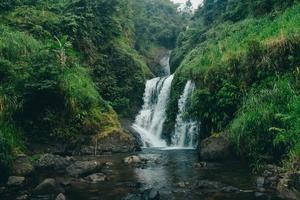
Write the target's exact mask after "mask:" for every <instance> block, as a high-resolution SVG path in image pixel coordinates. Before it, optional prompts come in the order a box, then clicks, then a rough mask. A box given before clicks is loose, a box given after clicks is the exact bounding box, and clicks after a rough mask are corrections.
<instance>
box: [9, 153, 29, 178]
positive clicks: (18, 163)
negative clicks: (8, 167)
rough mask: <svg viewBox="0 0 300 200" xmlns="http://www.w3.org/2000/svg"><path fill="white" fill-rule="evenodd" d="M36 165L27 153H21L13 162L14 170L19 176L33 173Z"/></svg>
mask: <svg viewBox="0 0 300 200" xmlns="http://www.w3.org/2000/svg"><path fill="white" fill-rule="evenodd" d="M33 170H34V167H33V165H32V163H31V161H30V158H29V157H28V156H26V155H20V156H18V157H17V158H16V160H15V161H14V162H13V167H12V171H13V174H14V175H17V176H27V175H29V174H31V173H32V172H33Z"/></svg>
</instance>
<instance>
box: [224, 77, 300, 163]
mask: <svg viewBox="0 0 300 200" xmlns="http://www.w3.org/2000/svg"><path fill="white" fill-rule="evenodd" d="M291 85H292V82H290V80H287V79H284V80H281V81H278V82H276V83H275V84H274V86H273V88H270V89H264V90H261V91H259V90H253V91H252V92H251V93H250V94H249V95H248V96H247V98H246V101H245V102H244V104H243V106H242V107H241V109H240V111H239V113H238V115H237V117H236V118H235V119H234V120H233V122H232V123H231V125H230V127H229V134H230V136H231V138H232V139H233V141H234V142H235V144H236V145H237V149H238V151H239V152H240V153H241V155H244V156H246V157H247V158H249V159H250V160H251V161H253V164H254V165H256V164H258V163H264V162H265V161H268V158H269V161H272V160H273V161H274V160H275V161H276V160H277V161H278V160H280V159H282V158H284V156H286V155H287V154H289V153H291V155H292V154H293V157H295V156H296V154H297V152H298V151H297V146H299V144H300V132H299V131H300V129H298V128H299V114H300V110H299V109H297V107H298V108H299V100H300V95H299V93H297V92H296V90H295V89H294V88H293V87H292V86H291Z"/></svg>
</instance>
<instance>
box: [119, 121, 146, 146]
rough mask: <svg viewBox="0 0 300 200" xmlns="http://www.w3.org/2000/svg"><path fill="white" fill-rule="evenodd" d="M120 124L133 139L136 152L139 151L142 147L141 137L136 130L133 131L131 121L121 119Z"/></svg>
mask: <svg viewBox="0 0 300 200" xmlns="http://www.w3.org/2000/svg"><path fill="white" fill-rule="evenodd" d="M120 122H121V125H122V127H123V128H124V129H125V130H126V131H127V132H129V133H130V134H131V135H132V136H133V137H134V140H135V143H136V146H137V150H141V149H140V148H139V147H141V146H143V141H142V138H141V135H140V134H139V133H138V132H137V131H136V130H134V128H132V124H133V121H131V120H129V119H124V118H122V119H120Z"/></svg>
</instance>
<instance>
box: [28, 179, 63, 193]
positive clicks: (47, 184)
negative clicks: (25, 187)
mask: <svg viewBox="0 0 300 200" xmlns="http://www.w3.org/2000/svg"><path fill="white" fill-rule="evenodd" d="M61 192H64V191H63V189H62V188H61V187H60V186H59V185H58V184H57V183H56V181H55V179H53V178H47V179H45V180H44V181H43V182H41V183H40V184H39V185H38V186H36V187H35V188H34V190H33V193H34V194H37V195H47V194H51V195H52V194H59V193H61Z"/></svg>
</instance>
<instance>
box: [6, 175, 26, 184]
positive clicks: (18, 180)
mask: <svg viewBox="0 0 300 200" xmlns="http://www.w3.org/2000/svg"><path fill="white" fill-rule="evenodd" d="M24 181H25V177H23V176H10V177H8V181H7V186H21V185H23V183H24Z"/></svg>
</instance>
